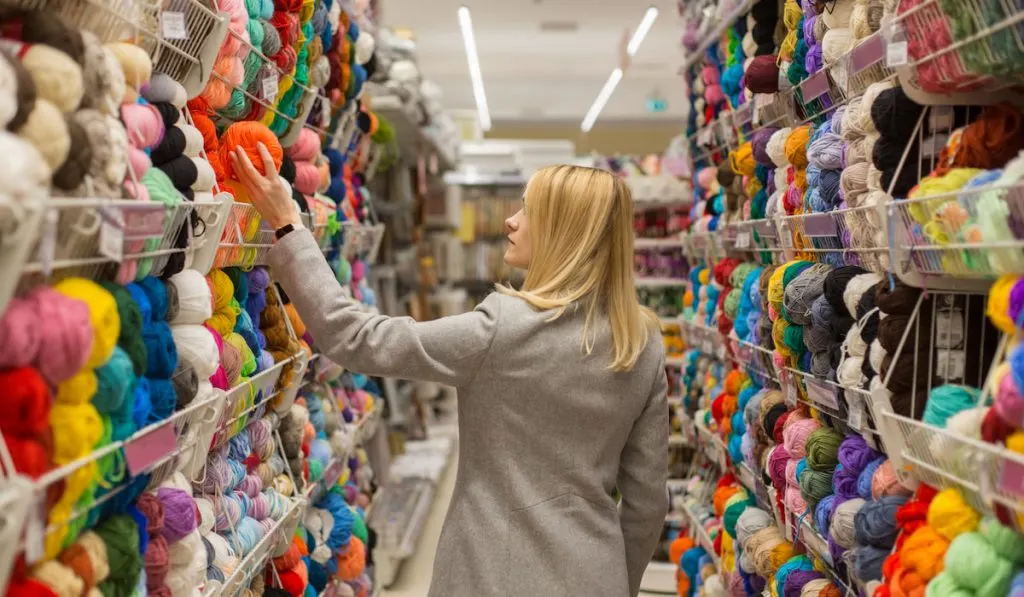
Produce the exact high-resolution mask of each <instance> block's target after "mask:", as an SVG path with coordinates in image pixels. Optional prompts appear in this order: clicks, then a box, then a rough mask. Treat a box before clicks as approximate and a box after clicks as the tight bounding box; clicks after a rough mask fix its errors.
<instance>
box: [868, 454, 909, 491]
mask: <svg viewBox="0 0 1024 597" xmlns="http://www.w3.org/2000/svg"><path fill="white" fill-rule="evenodd" d="M893 467H894V465H893V463H892V460H886V461H885V462H883V463H882V465H881V466H879V467H878V469H877V470H876V471H875V474H874V476H873V477H872V478H871V497H872V498H873V499H876V500H877V499H880V498H882V497H887V496H903V497H909V496H910V495H911V494H913V491H912V490H910V489H908V488H907V487H905V486H904V485H903V484H902V483H901V482H900V479H899V477H898V476H896V471H895V469H894V468H893Z"/></svg>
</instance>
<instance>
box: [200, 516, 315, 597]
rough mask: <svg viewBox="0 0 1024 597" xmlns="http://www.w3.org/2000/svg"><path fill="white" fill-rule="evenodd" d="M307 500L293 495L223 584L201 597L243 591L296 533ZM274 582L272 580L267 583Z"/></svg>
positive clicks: (225, 596) (228, 595) (223, 596)
mask: <svg viewBox="0 0 1024 597" xmlns="http://www.w3.org/2000/svg"><path fill="white" fill-rule="evenodd" d="M307 506H308V503H307V501H306V500H305V499H304V498H301V497H299V498H293V499H292V503H291V506H290V507H289V508H288V511H287V512H285V514H284V516H282V517H281V520H278V521H277V523H276V524H275V525H274V526H273V527H272V528H271V529H270V530H269V531H267V533H266V534H265V535H263V538H262V539H260V540H259V542H258V543H257V544H256V545H255V547H253V549H252V551H250V552H249V553H247V554H245V556H244V557H243V558H242V559H241V561H239V562H238V566H236V567H235V569H234V570H232V571H231V574H230V575H228V576H227V577H226V578H225V579H224V584H222V585H221V586H219V587H215V588H214V589H213V590H209V589H208V590H207V591H205V592H204V593H203V596H204V597H239V596H240V595H243V594H244V593H245V592H246V589H247V588H248V586H249V584H250V583H251V582H252V580H253V579H254V578H255V577H256V575H257V574H263V570H264V568H265V567H266V565H267V562H269V561H270V558H271V557H273V555H274V553H275V552H278V551H280V550H281V549H282V548H286V547H287V546H288V545H289V544H290V543H291V541H292V537H293V536H294V535H295V529H296V528H297V527H298V526H299V523H300V522H301V521H302V518H303V516H304V515H305V511H306V508H307ZM270 584H273V583H270Z"/></svg>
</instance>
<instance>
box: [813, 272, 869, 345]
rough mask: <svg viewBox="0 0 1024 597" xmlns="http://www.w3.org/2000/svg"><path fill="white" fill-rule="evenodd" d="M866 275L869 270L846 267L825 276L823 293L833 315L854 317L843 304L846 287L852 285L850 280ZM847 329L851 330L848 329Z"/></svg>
mask: <svg viewBox="0 0 1024 597" xmlns="http://www.w3.org/2000/svg"><path fill="white" fill-rule="evenodd" d="M865 273H867V270H866V269H864V268H862V267H860V266H858V265H844V266H843V267H837V268H836V269H834V270H832V271H830V272H829V273H828V275H827V276H825V283H824V285H823V289H824V290H823V292H824V294H825V300H826V301H828V304H829V306H831V307H832V312H833V313H835V314H836V315H838V316H844V315H845V316H846V317H851V316H853V315H854V313H850V310H849V309H847V308H846V303H845V302H843V293H844V292H846V285H847V284H849V283H850V280H852V279H853V278H855V277H857V276H859V275H861V274H865ZM846 329H850V328H849V327H847V328H846Z"/></svg>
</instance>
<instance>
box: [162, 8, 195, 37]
mask: <svg viewBox="0 0 1024 597" xmlns="http://www.w3.org/2000/svg"><path fill="white" fill-rule="evenodd" d="M160 23H161V24H162V25H163V30H164V39H188V24H187V22H186V19H185V13H183V12H174V11H164V12H162V13H160Z"/></svg>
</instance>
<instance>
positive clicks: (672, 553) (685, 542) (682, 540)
mask: <svg viewBox="0 0 1024 597" xmlns="http://www.w3.org/2000/svg"><path fill="white" fill-rule="evenodd" d="M694 545H696V544H695V543H694V542H693V539H691V538H689V537H686V536H684V535H680V536H679V537H677V538H676V540H675V541H673V542H672V543H671V544H669V546H668V559H669V561H670V562H672V563H673V564H675V565H676V566H678V565H679V562H680V561H681V560H682V559H683V554H684V553H686V550H688V549H690V548H691V547H693V546H694Z"/></svg>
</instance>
